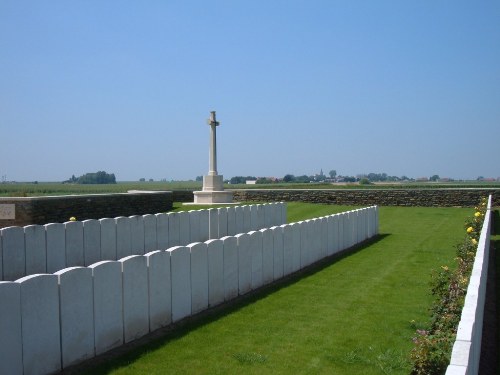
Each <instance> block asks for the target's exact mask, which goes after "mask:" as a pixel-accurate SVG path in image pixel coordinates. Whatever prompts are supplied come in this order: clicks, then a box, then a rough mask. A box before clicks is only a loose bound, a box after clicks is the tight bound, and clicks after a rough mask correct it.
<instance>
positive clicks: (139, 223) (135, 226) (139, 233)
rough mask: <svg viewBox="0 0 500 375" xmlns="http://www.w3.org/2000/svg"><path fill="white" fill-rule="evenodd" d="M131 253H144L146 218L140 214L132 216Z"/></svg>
mask: <svg viewBox="0 0 500 375" xmlns="http://www.w3.org/2000/svg"><path fill="white" fill-rule="evenodd" d="M129 219H130V243H131V245H130V246H131V254H133V255H143V254H144V218H143V217H142V216H139V215H134V216H130V217H129Z"/></svg>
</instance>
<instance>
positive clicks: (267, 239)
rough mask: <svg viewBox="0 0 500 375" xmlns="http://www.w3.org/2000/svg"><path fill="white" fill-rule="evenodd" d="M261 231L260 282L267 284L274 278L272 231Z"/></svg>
mask: <svg viewBox="0 0 500 375" xmlns="http://www.w3.org/2000/svg"><path fill="white" fill-rule="evenodd" d="M260 232H261V233H262V283H263V284H264V285H267V284H269V283H272V281H273V279H274V276H273V275H274V246H273V237H274V236H273V231H272V230H270V229H261V230H260Z"/></svg>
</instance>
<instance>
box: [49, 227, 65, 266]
mask: <svg viewBox="0 0 500 375" xmlns="http://www.w3.org/2000/svg"><path fill="white" fill-rule="evenodd" d="M45 235H46V239H47V272H48V273H54V272H57V271H59V270H62V269H63V268H66V233H65V231H64V224H61V223H51V224H45Z"/></svg>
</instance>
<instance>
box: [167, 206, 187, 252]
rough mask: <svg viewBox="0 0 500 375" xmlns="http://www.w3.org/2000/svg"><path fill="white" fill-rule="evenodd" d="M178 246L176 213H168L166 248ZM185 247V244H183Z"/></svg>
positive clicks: (178, 226)
mask: <svg viewBox="0 0 500 375" xmlns="http://www.w3.org/2000/svg"><path fill="white" fill-rule="evenodd" d="M178 245H180V219H179V214H178V213H177V212H169V213H168V247H173V246H178ZM184 245H185V244H184Z"/></svg>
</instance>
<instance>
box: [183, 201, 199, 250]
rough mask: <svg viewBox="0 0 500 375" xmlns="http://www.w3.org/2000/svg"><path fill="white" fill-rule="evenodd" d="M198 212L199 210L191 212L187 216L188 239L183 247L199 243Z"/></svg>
mask: <svg viewBox="0 0 500 375" xmlns="http://www.w3.org/2000/svg"><path fill="white" fill-rule="evenodd" d="M200 212H201V211H199V210H191V211H189V212H188V214H189V228H190V231H191V232H190V239H189V241H188V242H186V243H184V244H183V245H184V246H185V245H187V244H190V243H194V242H200V238H201V236H200Z"/></svg>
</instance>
